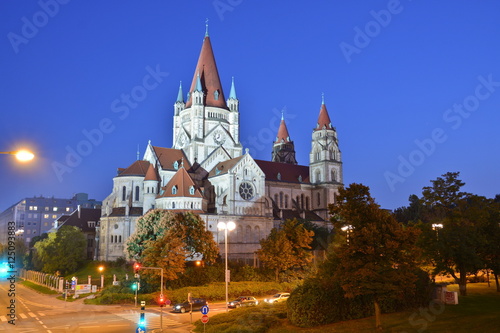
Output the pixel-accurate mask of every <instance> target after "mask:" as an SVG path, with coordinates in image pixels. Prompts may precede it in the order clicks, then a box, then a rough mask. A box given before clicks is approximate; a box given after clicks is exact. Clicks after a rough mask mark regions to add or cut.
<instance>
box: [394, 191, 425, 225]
mask: <svg viewBox="0 0 500 333" xmlns="http://www.w3.org/2000/svg"><path fill="white" fill-rule="evenodd" d="M408 201H409V202H410V204H409V205H408V207H400V208H396V209H395V210H394V217H395V218H396V220H397V221H399V222H401V223H404V224H409V223H418V221H420V220H422V218H423V215H424V206H423V204H422V202H421V201H420V198H419V197H418V196H417V195H415V194H412V195H410V197H409V198H408Z"/></svg>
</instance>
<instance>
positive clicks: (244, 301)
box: [227, 296, 259, 308]
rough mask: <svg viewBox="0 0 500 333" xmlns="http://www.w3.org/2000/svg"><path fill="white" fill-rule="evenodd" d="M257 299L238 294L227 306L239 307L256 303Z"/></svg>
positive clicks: (257, 302)
mask: <svg viewBox="0 0 500 333" xmlns="http://www.w3.org/2000/svg"><path fill="white" fill-rule="evenodd" d="M257 304H259V301H258V300H257V299H256V298H255V297H253V296H240V297H238V298H237V299H235V300H234V301H232V302H229V303H228V304H227V306H228V307H229V308H239V307H241V306H250V305H257Z"/></svg>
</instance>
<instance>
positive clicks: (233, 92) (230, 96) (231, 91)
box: [229, 76, 238, 99]
mask: <svg viewBox="0 0 500 333" xmlns="http://www.w3.org/2000/svg"><path fill="white" fill-rule="evenodd" d="M229 98H232V99H238V98H236V89H234V76H233V77H232V78H231V90H230V91H229Z"/></svg>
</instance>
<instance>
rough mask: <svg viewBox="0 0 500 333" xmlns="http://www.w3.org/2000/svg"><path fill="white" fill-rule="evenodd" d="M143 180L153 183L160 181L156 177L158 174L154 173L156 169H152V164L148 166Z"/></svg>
mask: <svg viewBox="0 0 500 333" xmlns="http://www.w3.org/2000/svg"><path fill="white" fill-rule="evenodd" d="M144 180H155V181H159V180H160V177H159V176H158V173H157V172H156V169H155V168H154V166H153V164H149V168H148V171H147V172H146V176H145V177H144Z"/></svg>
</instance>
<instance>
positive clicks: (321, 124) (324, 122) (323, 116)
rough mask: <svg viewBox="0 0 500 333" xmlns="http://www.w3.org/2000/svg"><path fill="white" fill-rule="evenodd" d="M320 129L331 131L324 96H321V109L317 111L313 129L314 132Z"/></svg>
mask: <svg viewBox="0 0 500 333" xmlns="http://www.w3.org/2000/svg"><path fill="white" fill-rule="evenodd" d="M322 129H330V130H331V129H333V126H332V121H331V120H330V116H329V115H328V111H327V109H326V105H325V94H322V95H321V108H320V109H319V116H318V124H317V125H316V127H315V128H314V130H315V131H319V130H322Z"/></svg>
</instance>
